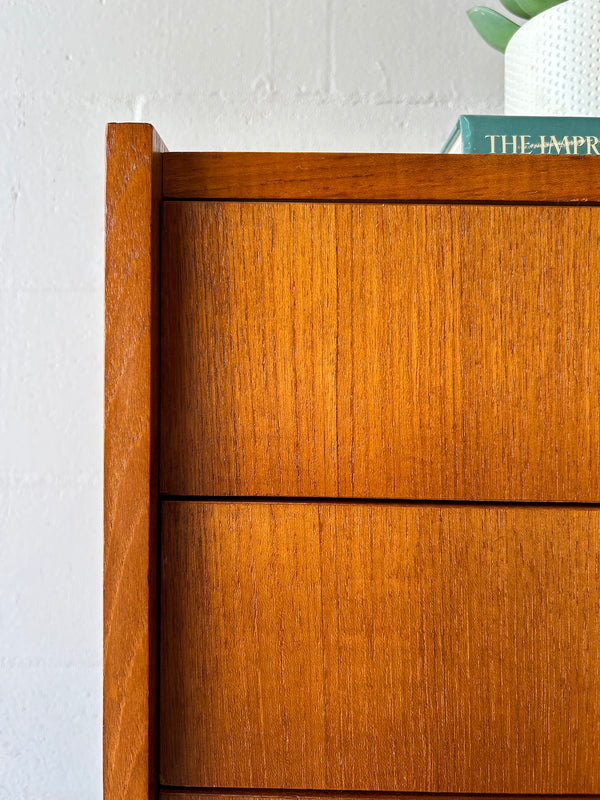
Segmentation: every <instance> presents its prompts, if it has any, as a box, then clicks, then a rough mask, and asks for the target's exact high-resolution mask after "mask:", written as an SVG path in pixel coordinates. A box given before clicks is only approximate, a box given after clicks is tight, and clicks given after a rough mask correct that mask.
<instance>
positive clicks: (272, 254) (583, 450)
mask: <svg viewBox="0 0 600 800" xmlns="http://www.w3.org/2000/svg"><path fill="white" fill-rule="evenodd" d="M599 222H600V210H599V209H598V208H595V207H589V208H580V207H551V206H547V207H544V206H483V205H436V204H428V205H414V204H413V205H411V204H374V203H371V204H364V203H363V204H358V203H353V204H347V203H346V204H340V203H326V204H323V203H269V202H258V203H257V202H245V203H237V202H185V203H178V202H168V203H165V204H164V209H163V257H162V308H161V314H162V343H161V348H162V351H161V353H162V355H161V363H162V367H161V449H160V453H161V489H162V492H163V493H166V494H169V495H197V496H222V495H229V496H267V497H268V496H288V497H296V496H298V497H357V498H369V497H373V498H405V499H411V498H414V499H434V500H438V499H448V500H465V499H466V500H511V501H580V502H592V501H598V499H600V360H599V359H598V357H597V354H598V352H600V326H599V325H598V324H597V321H598V319H600V256H599V252H600V251H599V241H600V225H599Z"/></svg>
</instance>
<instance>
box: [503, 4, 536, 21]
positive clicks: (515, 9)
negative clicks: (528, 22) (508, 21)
mask: <svg viewBox="0 0 600 800" xmlns="http://www.w3.org/2000/svg"><path fill="white" fill-rule="evenodd" d="M500 2H501V3H502V5H503V6H504V8H505V9H506V10H507V11H510V13H511V14H514V15H515V16H516V17H521V18H522V19H531V14H528V13H527V12H526V11H524V9H523V8H522V7H521V2H520V0H500Z"/></svg>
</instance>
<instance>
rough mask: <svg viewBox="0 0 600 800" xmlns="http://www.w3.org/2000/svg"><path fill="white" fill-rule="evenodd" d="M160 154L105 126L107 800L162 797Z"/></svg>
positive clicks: (151, 140) (140, 128) (145, 133)
mask: <svg viewBox="0 0 600 800" xmlns="http://www.w3.org/2000/svg"><path fill="white" fill-rule="evenodd" d="M162 149H163V147H162V143H161V142H160V141H159V139H158V137H157V136H156V134H155V132H154V131H153V129H152V128H151V126H149V125H109V126H108V130H107V184H106V307H105V337H106V359H105V433H104V459H105V460H104V737H103V745H104V749H103V762H104V797H105V798H106V800H121V798H123V797H127V798H131V800H147V799H148V798H154V797H156V791H157V761H156V752H157V730H156V725H157V719H156V707H157V659H158V649H157V615H158V605H157V594H156V592H157V578H158V573H157V566H158V565H157V498H158V368H159V362H158V335H159V320H158V304H159V273H158V269H159V206H160V199H161V150H162Z"/></svg>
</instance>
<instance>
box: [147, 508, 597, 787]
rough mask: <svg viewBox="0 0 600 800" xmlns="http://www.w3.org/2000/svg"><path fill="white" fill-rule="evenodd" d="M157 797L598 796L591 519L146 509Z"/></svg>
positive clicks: (580, 514) (517, 511)
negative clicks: (157, 626)
mask: <svg viewBox="0 0 600 800" xmlns="http://www.w3.org/2000/svg"><path fill="white" fill-rule="evenodd" d="M161 562H162V578H161V585H162V591H161V627H162V631H161V674H160V687H161V702H160V709H161V728H160V748H161V755H160V762H161V764H160V772H161V780H162V782H163V783H164V784H167V785H173V786H192V787H193V786H204V787H211V786H212V787H225V786H228V787H240V788H248V789H252V788H260V787H262V788H263V789H266V788H279V789H314V790H336V789H337V790H347V791H359V790H361V791H362V790H372V791H403V792H413V791H414V792H416V791H418V792H475V793H477V792H484V793H485V792H489V793H494V792H505V793H545V792H546V793H586V792H588V793H598V792H600V509H599V508H591V507H590V508H583V507H579V508H578V507H536V506H524V507H519V506H510V505H509V506H507V505H495V506H480V505H463V506H461V505H448V504H436V505H426V504H400V503H396V504H386V503H380V504H366V503H301V502H294V503H288V502H264V503H257V502H253V503H248V502H229V501H218V502H214V501H213V502H165V503H163V506H162V555H161Z"/></svg>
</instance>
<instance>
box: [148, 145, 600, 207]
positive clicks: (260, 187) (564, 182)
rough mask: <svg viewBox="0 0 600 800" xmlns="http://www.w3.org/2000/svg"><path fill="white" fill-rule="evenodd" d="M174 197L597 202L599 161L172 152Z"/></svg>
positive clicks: (168, 168) (167, 165)
mask: <svg viewBox="0 0 600 800" xmlns="http://www.w3.org/2000/svg"><path fill="white" fill-rule="evenodd" d="M163 186H164V196H165V198H169V199H176V200H177V199H179V200H186V199H231V200H351V201H353V202H356V201H359V200H387V201H391V200H396V201H405V202H417V201H420V202H434V203H441V202H448V203H449V202H462V203H474V202H479V203H492V202H497V203H543V204H547V203H598V202H599V201H600V161H599V160H598V159H597V157H596V156H544V157H543V158H535V157H534V158H531V157H530V156H512V155H498V156H490V155H433V154H426V155H423V154H407V153H403V154H391V153H379V154H375V155H374V154H370V153H168V154H167V155H165V160H164V184H163Z"/></svg>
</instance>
